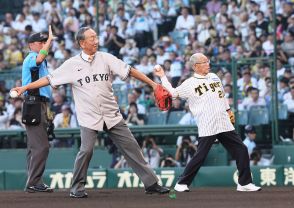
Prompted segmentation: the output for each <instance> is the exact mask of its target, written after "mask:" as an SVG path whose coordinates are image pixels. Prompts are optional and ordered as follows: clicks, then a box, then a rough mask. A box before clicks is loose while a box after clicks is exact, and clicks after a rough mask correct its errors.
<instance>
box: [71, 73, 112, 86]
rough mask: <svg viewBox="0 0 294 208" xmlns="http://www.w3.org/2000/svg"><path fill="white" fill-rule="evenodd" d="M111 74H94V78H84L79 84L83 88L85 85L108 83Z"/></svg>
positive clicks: (79, 80)
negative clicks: (99, 82)
mask: <svg viewBox="0 0 294 208" xmlns="http://www.w3.org/2000/svg"><path fill="white" fill-rule="evenodd" d="M108 78H109V74H93V76H91V77H90V76H85V77H84V78H81V79H78V80H77V82H78V83H80V85H81V86H83V84H84V83H90V82H91V81H92V82H98V81H108Z"/></svg>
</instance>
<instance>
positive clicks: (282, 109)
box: [278, 104, 288, 120]
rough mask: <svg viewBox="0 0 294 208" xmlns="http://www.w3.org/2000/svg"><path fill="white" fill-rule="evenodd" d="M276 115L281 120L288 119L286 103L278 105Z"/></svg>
mask: <svg viewBox="0 0 294 208" xmlns="http://www.w3.org/2000/svg"><path fill="white" fill-rule="evenodd" d="M278 115H279V119H281V120H286V119H288V106H287V105H286V104H280V105H278Z"/></svg>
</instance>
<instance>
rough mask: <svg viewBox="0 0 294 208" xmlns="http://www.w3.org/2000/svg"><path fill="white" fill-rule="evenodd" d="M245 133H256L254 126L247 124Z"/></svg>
mask: <svg viewBox="0 0 294 208" xmlns="http://www.w3.org/2000/svg"><path fill="white" fill-rule="evenodd" d="M245 133H246V134H248V133H256V131H255V128H254V126H251V125H246V126H245Z"/></svg>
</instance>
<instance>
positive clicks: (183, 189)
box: [174, 183, 190, 192]
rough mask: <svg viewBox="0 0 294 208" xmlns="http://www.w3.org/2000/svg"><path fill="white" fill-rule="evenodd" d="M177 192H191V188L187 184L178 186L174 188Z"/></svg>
mask: <svg viewBox="0 0 294 208" xmlns="http://www.w3.org/2000/svg"><path fill="white" fill-rule="evenodd" d="M174 189H175V191H177V192H189V191H190V189H189V187H188V186H187V184H178V183H177V184H176V185H175V187H174Z"/></svg>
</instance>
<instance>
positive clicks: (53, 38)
mask: <svg viewBox="0 0 294 208" xmlns="http://www.w3.org/2000/svg"><path fill="white" fill-rule="evenodd" d="M55 39H56V37H54V36H53V33H52V28H51V25H49V28H48V40H49V41H52V40H55Z"/></svg>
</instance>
